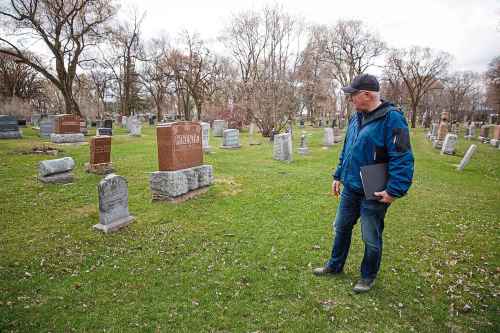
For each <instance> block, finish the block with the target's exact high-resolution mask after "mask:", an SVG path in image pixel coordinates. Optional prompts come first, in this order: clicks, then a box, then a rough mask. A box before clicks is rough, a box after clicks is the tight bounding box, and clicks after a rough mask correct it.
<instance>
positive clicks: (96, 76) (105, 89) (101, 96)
mask: <svg viewBox="0 0 500 333" xmlns="http://www.w3.org/2000/svg"><path fill="white" fill-rule="evenodd" d="M89 79H90V81H91V82H92V88H91V89H92V90H93V91H94V92H95V95H96V97H97V98H98V100H99V102H100V104H101V106H100V112H99V111H97V112H96V117H97V118H103V117H104V114H105V113H106V98H107V97H108V93H109V89H110V83H111V81H112V80H113V76H112V74H111V73H110V72H109V71H106V70H105V69H104V68H103V67H101V66H99V65H97V67H94V68H92V69H91V70H90V71H89Z"/></svg>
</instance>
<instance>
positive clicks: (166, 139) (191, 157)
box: [149, 122, 213, 203]
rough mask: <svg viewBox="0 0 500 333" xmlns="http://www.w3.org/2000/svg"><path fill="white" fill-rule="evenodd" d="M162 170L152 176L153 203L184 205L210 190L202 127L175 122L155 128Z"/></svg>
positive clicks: (190, 123)
mask: <svg viewBox="0 0 500 333" xmlns="http://www.w3.org/2000/svg"><path fill="white" fill-rule="evenodd" d="M156 139H157V142H158V162H159V171H156V172H153V173H152V174H151V177H150V180H149V182H150V187H151V192H152V197H153V200H161V201H167V202H174V203H177V202H182V201H185V200H187V199H190V198H192V197H194V196H196V195H199V194H201V193H204V192H206V191H207V190H208V186H209V185H211V184H212V182H213V175H212V174H213V173H212V166H211V165H203V147H202V131H201V125H200V124H199V123H197V122H172V123H167V124H161V125H158V126H157V127H156Z"/></svg>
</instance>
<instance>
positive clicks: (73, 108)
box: [62, 91, 81, 116]
mask: <svg viewBox="0 0 500 333" xmlns="http://www.w3.org/2000/svg"><path fill="white" fill-rule="evenodd" d="M62 93H63V97H64V106H65V109H66V113H67V114H74V115H77V116H81V114H80V107H79V106H78V103H77V102H76V101H75V99H74V97H73V96H72V93H71V92H68V91H63V92H62Z"/></svg>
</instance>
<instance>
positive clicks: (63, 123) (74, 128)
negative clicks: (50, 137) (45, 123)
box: [54, 114, 81, 134]
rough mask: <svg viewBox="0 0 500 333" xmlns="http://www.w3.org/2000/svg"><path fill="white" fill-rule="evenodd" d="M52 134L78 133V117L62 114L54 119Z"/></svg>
mask: <svg viewBox="0 0 500 333" xmlns="http://www.w3.org/2000/svg"><path fill="white" fill-rule="evenodd" d="M54 133H56V134H74V133H81V132H80V117H79V116H75V115H72V114H62V115H57V116H56V117H55V126H54Z"/></svg>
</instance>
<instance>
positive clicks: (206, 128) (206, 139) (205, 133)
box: [200, 122, 210, 153]
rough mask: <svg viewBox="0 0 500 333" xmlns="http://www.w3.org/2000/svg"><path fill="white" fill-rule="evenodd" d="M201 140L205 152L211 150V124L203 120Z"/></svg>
mask: <svg viewBox="0 0 500 333" xmlns="http://www.w3.org/2000/svg"><path fill="white" fill-rule="evenodd" d="M200 124H201V142H202V147H203V152H205V153H209V152H210V124H209V123H204V122H201V123H200Z"/></svg>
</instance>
